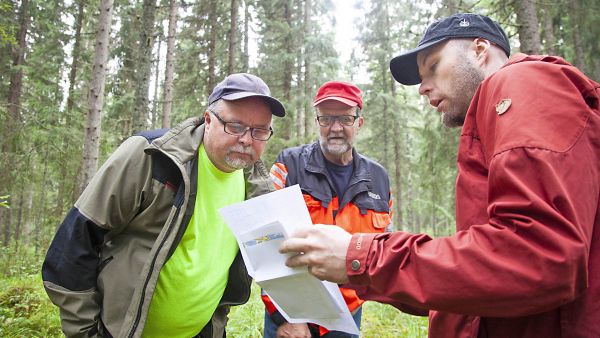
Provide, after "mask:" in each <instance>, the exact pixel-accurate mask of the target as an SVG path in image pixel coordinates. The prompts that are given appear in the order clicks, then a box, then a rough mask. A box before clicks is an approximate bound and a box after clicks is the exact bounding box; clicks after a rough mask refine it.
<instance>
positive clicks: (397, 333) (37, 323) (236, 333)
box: [0, 248, 427, 338]
mask: <svg viewBox="0 0 600 338" xmlns="http://www.w3.org/2000/svg"><path fill="white" fill-rule="evenodd" d="M41 261H42V257H40V255H36V254H34V253H33V252H20V253H19V254H18V255H15V254H12V252H11V249H9V248H3V249H0V337H3V338H4V337H7V338H17V337H18V338H22V337H40V338H41V337H43V338H52V337H63V334H62V332H61V330H60V320H59V315H58V309H57V308H56V307H55V306H54V305H53V304H52V303H51V302H50V300H48V297H47V296H46V293H45V292H44V288H43V285H42V279H41V275H40V268H41ZM229 317H230V320H229V323H228V325H227V336H228V337H252V338H254V337H257V338H258V337H262V326H263V320H264V307H263V304H262V301H261V300H260V290H259V288H258V287H257V286H256V285H255V284H254V285H253V287H252V295H251V297H250V300H249V301H248V303H246V304H244V305H242V306H237V307H234V308H232V310H231V312H230V315H229ZM361 337H383V338H386V337H389V338H392V337H394V338H395V337H410V338H419V337H427V318H426V317H415V316H410V315H407V314H404V313H401V312H400V311H398V310H396V309H394V308H393V307H391V306H389V305H383V304H378V303H374V302H367V303H365V305H364V307H363V315H362V330H361Z"/></svg>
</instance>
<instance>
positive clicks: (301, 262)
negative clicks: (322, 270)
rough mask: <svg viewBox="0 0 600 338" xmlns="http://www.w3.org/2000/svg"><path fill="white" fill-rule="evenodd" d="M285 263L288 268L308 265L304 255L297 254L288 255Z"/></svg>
mask: <svg viewBox="0 0 600 338" xmlns="http://www.w3.org/2000/svg"><path fill="white" fill-rule="evenodd" d="M285 265H287V266H289V267H290V268H296V267H300V266H305V265H308V260H307V258H306V255H304V254H297V255H294V256H292V257H289V258H288V259H287V260H286V261H285Z"/></svg>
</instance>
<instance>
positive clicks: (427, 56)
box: [417, 41, 450, 68]
mask: <svg viewBox="0 0 600 338" xmlns="http://www.w3.org/2000/svg"><path fill="white" fill-rule="evenodd" d="M449 42H450V41H444V42H440V43H438V44H436V45H433V46H431V47H429V48H426V49H424V50H422V51H420V52H419V53H417V65H419V68H420V67H421V66H422V65H424V64H425V63H426V62H427V60H431V59H435V58H436V57H437V58H439V57H441V56H443V55H445V54H447V53H448V52H449V45H450V44H449Z"/></svg>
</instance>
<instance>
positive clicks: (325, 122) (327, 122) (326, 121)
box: [317, 115, 358, 127]
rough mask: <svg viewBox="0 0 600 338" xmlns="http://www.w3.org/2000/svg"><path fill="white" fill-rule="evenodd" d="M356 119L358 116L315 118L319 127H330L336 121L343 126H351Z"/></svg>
mask: <svg viewBox="0 0 600 338" xmlns="http://www.w3.org/2000/svg"><path fill="white" fill-rule="evenodd" d="M357 118H358V115H338V116H317V121H318V122H319V125H320V126H321V127H329V126H332V125H333V124H334V123H335V121H338V122H339V123H340V124H342V125H344V126H351V125H353V124H354V121H356V119H357Z"/></svg>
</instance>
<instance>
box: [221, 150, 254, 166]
mask: <svg viewBox="0 0 600 338" xmlns="http://www.w3.org/2000/svg"><path fill="white" fill-rule="evenodd" d="M229 151H230V153H233V152H236V153H243V154H248V155H250V156H251V157H252V158H254V157H255V156H254V155H255V152H254V149H252V147H246V148H244V147H243V146H241V145H239V144H236V145H235V146H233V147H231V148H229ZM225 163H227V165H228V166H230V167H231V168H234V169H236V170H237V169H244V168H248V167H250V166H251V165H252V164H254V163H253V162H252V161H251V160H245V159H243V158H240V157H233V156H231V154H228V155H227V156H225Z"/></svg>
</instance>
